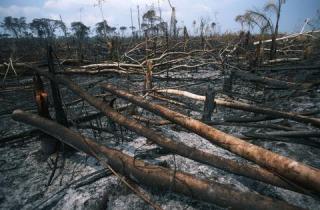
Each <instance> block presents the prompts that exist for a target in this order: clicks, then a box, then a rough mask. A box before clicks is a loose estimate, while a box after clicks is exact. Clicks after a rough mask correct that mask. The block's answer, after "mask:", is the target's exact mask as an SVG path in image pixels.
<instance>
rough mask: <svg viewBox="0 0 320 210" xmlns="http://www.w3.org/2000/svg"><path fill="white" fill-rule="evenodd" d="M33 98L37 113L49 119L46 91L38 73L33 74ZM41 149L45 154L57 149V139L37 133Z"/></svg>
mask: <svg viewBox="0 0 320 210" xmlns="http://www.w3.org/2000/svg"><path fill="white" fill-rule="evenodd" d="M33 84H34V98H35V101H36V104H37V109H38V114H39V115H40V116H41V117H44V118H47V119H51V116H50V113H49V105H48V93H47V92H46V91H45V90H44V87H43V82H42V80H41V77H40V75H39V74H37V73H36V74H35V75H34V76H33ZM39 139H40V141H41V151H42V152H43V154H45V155H51V154H53V153H55V152H56V151H57V148H58V143H59V142H58V141H57V140H56V139H54V138H52V137H51V136H48V135H47V134H45V133H40V134H39Z"/></svg>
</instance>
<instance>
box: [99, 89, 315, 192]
mask: <svg viewBox="0 0 320 210" xmlns="http://www.w3.org/2000/svg"><path fill="white" fill-rule="evenodd" d="M102 87H103V88H105V89H106V90H108V91H109V92H111V93H113V94H116V95H117V96H119V97H121V98H124V99H126V100H128V101H130V102H132V103H135V104H137V105H138V106H141V107H143V108H145V109H147V110H148V111H150V112H153V113H155V114H157V115H160V116H162V117H164V118H166V119H167V120H170V121H172V122H174V123H177V124H178V125H181V126H182V127H184V128H186V129H188V130H190V131H193V132H194V133H196V134H198V135H200V136H202V137H204V138H206V139H208V140H209V141H210V142H212V143H213V144H216V145H219V146H221V147H223V148H225V149H227V150H229V151H231V152H233V153H235V154H237V155H239V156H242V157H244V158H246V159H248V160H251V161H253V162H255V163H257V164H259V165H260V166H262V167H265V168H267V169H268V170H270V171H272V172H273V173H275V174H279V175H280V176H281V177H283V178H285V179H287V180H289V181H291V182H292V183H295V184H297V185H299V186H302V187H304V188H307V189H311V190H313V191H315V192H317V193H319V192H320V179H319V177H320V170H319V169H316V168H313V167H310V166H307V165H304V164H302V163H299V162H297V161H294V160H292V159H290V158H287V157H284V156H281V155H278V154H276V153H274V152H271V151H269V150H266V149H264V148H262V147H258V146H256V145H253V144H250V143H248V142H246V141H244V140H241V139H239V138H236V137H234V136H232V135H228V134H226V133H224V132H222V131H220V130H218V129H215V128H213V127H211V126H209V125H206V124H204V123H202V122H200V121H198V120H195V119H192V118H190V117H188V116H185V115H183V114H180V113H178V112H175V111H172V110H170V109H168V108H165V107H163V106H160V105H157V104H152V103H150V102H149V101H147V100H145V99H144V98H143V97H141V96H136V95H132V94H130V93H128V92H126V91H123V90H118V89H117V88H115V87H114V86H113V85H110V84H105V85H102Z"/></svg>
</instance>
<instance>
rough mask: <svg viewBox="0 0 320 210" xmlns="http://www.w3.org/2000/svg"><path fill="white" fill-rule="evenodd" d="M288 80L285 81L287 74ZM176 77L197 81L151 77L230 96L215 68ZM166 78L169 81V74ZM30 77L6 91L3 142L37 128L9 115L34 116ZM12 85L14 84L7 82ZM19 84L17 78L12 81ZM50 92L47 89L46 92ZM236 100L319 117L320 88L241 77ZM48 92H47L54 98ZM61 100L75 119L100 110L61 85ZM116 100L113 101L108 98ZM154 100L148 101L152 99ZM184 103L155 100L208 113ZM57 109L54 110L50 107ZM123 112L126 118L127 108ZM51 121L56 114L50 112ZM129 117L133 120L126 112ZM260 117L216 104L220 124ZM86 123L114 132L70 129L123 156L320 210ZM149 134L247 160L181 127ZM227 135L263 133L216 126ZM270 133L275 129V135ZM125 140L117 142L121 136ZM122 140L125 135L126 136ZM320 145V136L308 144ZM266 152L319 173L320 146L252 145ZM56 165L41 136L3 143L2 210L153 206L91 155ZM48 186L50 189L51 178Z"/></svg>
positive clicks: (121, 81)
mask: <svg viewBox="0 0 320 210" xmlns="http://www.w3.org/2000/svg"><path fill="white" fill-rule="evenodd" d="M284 75H285V76H284ZM171 76H172V77H176V78H190V79H193V80H191V81H190V80H188V81H185V80H179V79H176V81H172V80H170V81H166V80H157V79H155V80H154V86H155V87H157V88H164V87H177V88H178V89H181V90H187V91H190V92H193V93H195V94H199V95H205V91H206V89H207V85H208V81H207V80H208V78H209V82H210V83H211V84H212V85H213V86H214V88H215V90H216V91H217V96H218V97H225V98H227V96H226V95H225V94H222V86H223V75H221V73H220V72H218V71H214V70H198V71H194V72H180V73H179V74H175V75H171ZM268 76H272V77H275V78H280V79H287V78H288V77H290V78H291V79H295V80H299V78H300V79H301V78H302V77H303V79H304V80H307V79H308V78H309V79H311V80H312V79H314V77H317V76H319V70H315V71H311V70H310V71H303V70H300V71H295V72H289V73H288V72H286V73H285V74H284V73H281V72H271V73H270V72H269V73H268ZM71 78H72V79H73V80H74V81H76V82H77V83H78V84H80V85H81V86H82V87H84V88H85V89H86V90H88V91H89V92H90V93H92V94H95V95H96V94H101V93H105V91H103V90H102V89H101V88H100V87H99V84H100V83H106V82H110V83H113V84H115V85H118V86H119V87H121V88H123V89H127V90H130V91H138V90H141V87H142V83H143V78H142V77H141V76H131V75H130V77H127V76H125V77H120V76H99V77H97V76H81V77H79V76H77V77H75V76H72V77H71ZM164 78H165V76H164ZM31 81H32V79H31V77H25V78H20V83H23V84H29V87H27V88H25V89H17V90H10V88H7V89H3V90H2V91H1V95H0V97H1V101H0V103H1V110H0V111H1V119H0V123H1V124H0V125H1V131H0V132H1V136H3V137H6V136H10V135H14V134H17V133H21V132H23V131H26V130H30V129H33V128H31V127H30V126H27V125H24V124H22V123H18V122H15V121H13V120H12V119H11V117H10V113H11V112H12V111H13V110H14V109H17V108H19V109H22V110H27V111H31V112H35V113H36V107H35V104H34V101H33V90H32V85H31V84H32V83H30V82H31ZM9 82H10V81H9ZM11 82H12V83H15V82H16V81H15V79H12V81H11ZM47 90H49V88H48V87H47ZM233 91H234V93H236V94H232V96H231V97H232V98H234V99H236V100H240V101H243V102H246V103H252V104H256V105H263V106H267V107H272V108H274V109H277V110H285V111H291V112H314V116H315V117H320V115H319V113H318V112H317V111H318V109H319V107H320V88H319V87H315V88H313V89H312V90H310V91H308V92H302V91H292V90H274V89H270V88H269V89H268V88H265V87H261V86H259V85H256V84H253V83H248V82H243V81H240V80H236V81H235V82H234V85H233ZM49 95H50V93H49ZM61 95H62V98H63V102H64V104H65V111H66V113H67V114H68V118H69V119H76V118H77V117H79V116H86V115H89V114H91V113H96V112H97V110H95V109H94V108H92V107H90V106H89V105H88V104H87V103H86V102H82V101H80V102H78V103H70V102H72V101H74V100H76V99H78V98H77V97H76V96H75V95H73V94H72V93H71V92H70V91H68V90H66V89H65V88H61ZM111 98H112V97H109V99H111ZM150 98H151V97H150ZM176 99H179V100H180V101H183V102H184V103H186V104H188V105H190V106H191V107H193V109H192V110H191V109H190V110H188V109H186V108H181V107H173V105H170V104H168V103H163V102H160V101H157V100H153V101H154V102H157V103H162V104H164V105H166V106H168V107H171V108H173V109H174V110H175V111H178V112H181V113H184V114H186V115H189V116H192V117H194V118H201V114H202V113H201V111H202V109H203V103H202V102H196V101H192V100H189V99H186V98H177V97H176ZM124 104H126V102H125V101H123V100H120V99H118V100H117V101H116V107H120V106H122V105H124ZM51 111H52V110H51ZM138 113H139V114H140V115H142V116H145V117H148V118H151V119H160V118H159V117H157V116H154V115H153V114H151V113H149V112H147V111H145V110H143V109H140V108H138ZM124 114H126V115H128V113H127V112H126V111H125V112H124ZM52 116H54V115H53V112H52ZM128 116H129V115H128ZM254 116H256V115H254V114H252V113H248V112H243V111H237V110H231V109H228V108H222V107H217V109H216V110H215V112H214V114H213V116H212V120H213V121H222V120H224V119H228V118H243V117H254ZM261 123H266V124H277V125H286V126H292V127H295V128H300V129H304V130H316V129H315V128H314V127H312V126H311V125H303V124H298V123H296V122H293V121H290V120H283V119H274V120H268V121H264V122H261ZM85 124H86V125H91V126H92V125H95V126H102V127H108V128H110V127H111V128H112V129H113V130H114V131H115V132H116V133H117V135H116V136H115V135H112V134H110V133H105V132H98V131H96V130H92V129H82V128H79V127H77V126H74V127H72V129H74V130H78V131H79V132H81V133H82V134H83V135H86V136H88V137H91V138H92V139H95V140H96V141H98V142H99V143H101V144H104V145H107V146H110V147H113V148H117V149H119V150H122V151H123V152H124V153H126V154H129V155H131V156H135V157H136V158H140V159H143V160H145V161H148V162H151V163H154V164H158V165H162V166H166V167H170V168H172V169H176V170H181V171H185V172H188V173H191V174H194V175H196V176H197V177H200V178H205V179H208V180H214V181H217V182H219V183H223V184H228V185H232V186H233V187H235V188H236V189H237V190H239V191H243V192H245V191H251V192H254V193H260V194H263V195H266V196H270V197H273V198H277V199H280V200H285V201H287V202H288V203H291V204H294V205H297V206H300V207H303V208H307V209H320V201H319V200H317V199H316V198H313V197H311V196H307V195H302V194H298V193H295V192H291V191H288V190H284V189H280V188H277V187H273V186H270V185H267V184H263V183H261V182H257V181H253V180H250V179H248V178H244V177H241V176H237V175H233V174H230V173H228V172H224V171H222V170H219V169H217V168H214V167H211V166H207V165H204V164H200V163H197V162H195V161H192V160H189V159H186V158H184V157H181V156H179V155H175V154H171V153H168V152H167V151H165V150H163V149H161V148H159V147H158V146H157V145H154V144H151V143H150V141H147V140H146V139H145V138H144V137H140V136H137V135H136V134H134V133H132V132H130V131H128V130H126V129H124V128H123V127H122V128H121V127H120V126H118V125H114V124H112V123H110V121H109V120H108V119H107V118H106V117H102V118H99V119H97V120H93V121H91V122H87V123H85ZM148 126H150V127H151V128H152V129H155V130H157V131H160V132H162V133H164V134H165V135H166V136H168V137H170V138H172V139H173V140H175V141H181V142H184V143H185V144H187V145H189V146H192V147H195V148H198V149H200V150H203V151H206V152H210V153H213V154H215V155H219V156H222V157H224V158H229V159H233V160H236V161H239V162H247V163H248V164H251V163H250V162H248V161H247V160H244V159H242V158H240V157H238V156H236V155H233V154H232V153H230V152H228V151H226V150H224V149H221V148H219V147H217V146H215V145H213V144H211V143H210V142H209V141H207V140H205V139H203V138H201V137H199V136H198V135H196V134H194V133H191V132H188V131H187V130H185V129H183V128H181V127H180V126H177V125H173V124H170V125H165V126H153V125H148ZM215 127H216V128H218V129H221V130H223V131H224V132H227V133H229V134H233V135H236V136H241V135H242V134H243V133H244V132H265V131H266V129H264V128H252V127H245V126H230V125H229V126H224V125H217V126H215ZM270 131H271V130H270ZM119 136H120V137H119ZM121 136H123V137H121ZM311 140H312V141H314V142H317V143H319V144H320V140H319V139H317V138H312V139H311ZM252 143H255V144H258V145H260V146H262V147H264V148H266V149H269V150H272V151H274V152H276V153H279V154H282V155H284V156H287V157H290V158H292V159H295V160H298V161H300V162H303V163H305V164H308V165H310V166H313V167H316V168H320V153H319V151H320V150H319V148H315V147H311V146H306V145H302V144H296V143H288V142H278V141H261V140H260V141H259V140H258V141H252ZM58 156H59V158H58V160H57V164H56V165H57V166H56V172H55V174H54V176H53V178H52V180H51V179H50V177H51V175H52V170H53V168H54V164H55V160H56V158H57V154H53V155H51V156H50V157H49V158H45V157H43V155H41V153H40V142H39V141H38V137H37V136H33V137H30V138H24V139H23V140H21V141H16V142H15V143H7V144H3V145H1V147H0V174H1V176H0V208H1V209H151V207H150V206H148V205H147V204H146V203H144V202H143V201H142V200H141V199H140V198H139V197H138V196H136V195H135V194H134V193H133V192H132V191H130V190H129V189H128V188H127V187H126V186H125V185H124V184H123V183H122V182H121V181H119V180H118V179H117V178H116V177H115V176H113V175H111V174H110V173H109V172H106V171H105V169H104V168H103V167H102V166H101V165H100V164H99V162H98V161H97V160H95V159H94V158H92V157H89V156H87V155H86V154H84V153H81V152H76V153H73V154H72V153H71V154H70V153H66V154H63V155H61V154H59V155H58ZM49 180H51V183H50V184H49V185H48V181H49ZM141 187H143V189H144V190H146V191H147V192H149V193H150V194H151V195H152V198H153V200H154V201H155V202H156V203H158V204H160V205H161V207H162V208H163V209H188V210H191V209H223V208H221V207H218V206H215V205H212V204H208V203H204V202H201V201H197V200H193V199H190V198H188V197H184V196H181V195H178V194H175V193H172V192H170V191H169V190H168V191H166V192H164V191H159V190H157V189H150V188H148V187H145V186H143V185H142V186H141Z"/></svg>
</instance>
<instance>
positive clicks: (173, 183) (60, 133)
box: [12, 110, 300, 209]
mask: <svg viewBox="0 0 320 210" xmlns="http://www.w3.org/2000/svg"><path fill="white" fill-rule="evenodd" d="M12 118H13V119H14V120H16V121H20V122H24V123H27V124H29V125H32V126H35V127H37V128H39V129H41V130H42V131H44V132H46V133H47V134H49V135H52V136H54V137H55V138H57V139H59V140H60V141H63V142H64V143H66V144H68V145H69V146H71V147H73V148H75V149H77V150H79V151H83V152H85V153H87V154H89V155H91V156H93V157H97V155H99V156H101V157H102V158H105V159H106V161H107V163H108V164H109V165H110V166H111V167H112V168H113V169H114V170H115V171H117V172H118V173H120V174H122V175H124V176H126V177H128V178H130V179H132V180H134V181H136V182H138V183H140V184H144V185H147V186H149V187H153V188H157V189H164V190H169V189H171V190H172V191H173V192H176V193H181V194H184V195H186V196H190V197H192V198H194V199H198V200H201V201H206V202H210V203H214V204H217V205H220V206H224V207H232V208H236V209H300V208H298V207H296V206H293V205H290V204H288V203H286V202H283V201H279V200H275V199H271V198H268V197H265V196H261V195H258V194H254V193H250V192H238V191H236V190H235V189H234V188H233V187H231V186H230V185H223V184H220V183H217V182H214V181H207V180H203V179H199V178H196V177H195V176H193V175H191V174H188V173H184V172H180V171H173V170H171V169H167V168H164V167H160V166H156V165H152V164H148V163H146V162H143V161H140V160H137V159H134V158H132V157H130V156H129V155H126V154H124V153H122V152H120V151H118V150H115V149H111V148H108V147H106V146H104V145H100V144H98V143H96V142H95V141H93V140H91V139H89V138H86V137H84V136H82V135H80V134H79V133H76V132H75V131H72V130H70V129H68V128H66V127H63V126H61V125H59V124H57V123H55V122H53V121H50V120H47V119H45V118H41V117H39V116H37V115H33V114H29V113H26V112H23V111H21V110H16V111H14V112H13V114H12Z"/></svg>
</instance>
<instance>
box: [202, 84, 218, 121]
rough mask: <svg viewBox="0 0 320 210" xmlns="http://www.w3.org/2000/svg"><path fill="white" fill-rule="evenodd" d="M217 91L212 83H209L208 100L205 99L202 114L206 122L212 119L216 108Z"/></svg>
mask: <svg viewBox="0 0 320 210" xmlns="http://www.w3.org/2000/svg"><path fill="white" fill-rule="evenodd" d="M214 97H215V92H214V89H213V87H212V85H208V89H207V92H206V100H205V101H204V110H203V115H202V120H203V121H206V122H210V121H211V116H212V113H213V110H214V109H215V102H214Z"/></svg>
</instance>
